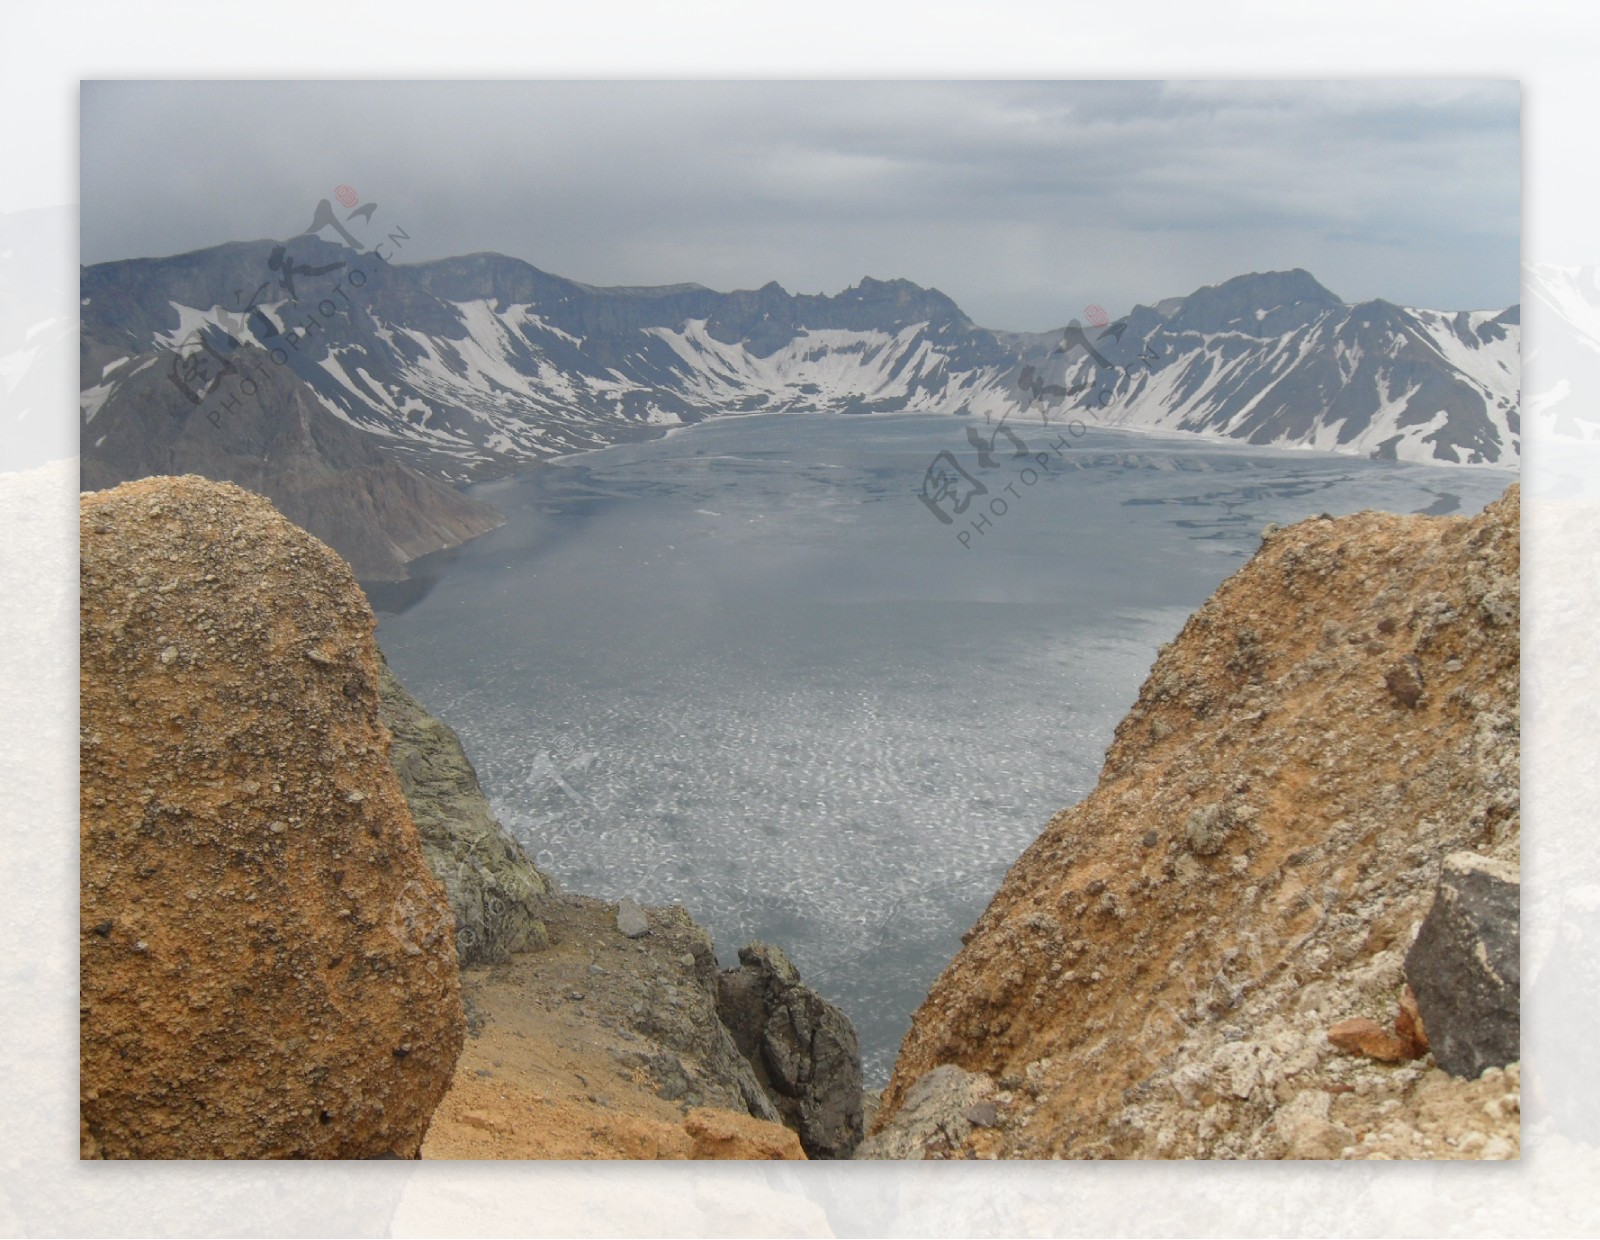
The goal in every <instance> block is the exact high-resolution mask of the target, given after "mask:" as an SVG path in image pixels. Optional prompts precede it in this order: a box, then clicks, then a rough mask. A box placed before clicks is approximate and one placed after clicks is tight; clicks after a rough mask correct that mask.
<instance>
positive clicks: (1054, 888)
mask: <svg viewBox="0 0 1600 1240" xmlns="http://www.w3.org/2000/svg"><path fill="white" fill-rule="evenodd" d="M1518 533H1519V521H1518V491H1517V488H1516V487H1512V488H1511V489H1510V490H1509V491H1508V493H1507V494H1506V495H1505V496H1504V497H1503V498H1501V499H1500V500H1498V501H1497V502H1496V503H1494V504H1492V505H1491V506H1490V507H1489V508H1488V509H1486V510H1485V511H1484V513H1482V514H1480V515H1479V516H1477V517H1473V518H1429V517H1397V516H1389V515H1385V514H1380V513H1361V514H1358V515H1356V516H1352V517H1345V518H1340V519H1331V518H1330V519H1317V520H1311V521H1305V522H1301V523H1300V524H1298V525H1295V526H1292V527H1290V528H1287V529H1279V530H1276V531H1272V532H1270V533H1269V534H1268V535H1267V536H1266V537H1265V538H1264V541H1263V544H1262V546H1261V548H1260V550H1259V551H1258V552H1257V553H1256V555H1255V556H1254V557H1253V558H1252V560H1251V561H1250V562H1249V563H1248V564H1247V565H1246V566H1245V567H1244V568H1242V569H1241V570H1240V571H1239V572H1238V573H1236V574H1235V575H1234V576H1233V577H1231V578H1230V579H1229V580H1228V581H1226V582H1224V583H1223V585H1222V586H1221V587H1220V588H1219V589H1218V590H1217V591H1216V593H1215V594H1214V595H1213V596H1212V598H1211V599H1210V600H1209V601H1208V602H1207V603H1206V604H1205V605H1204V606H1203V607H1201V608H1200V610H1199V611H1197V612H1196V613H1195V614H1194V615H1193V616H1192V617H1191V618H1190V619H1189V621H1188V623H1187V624H1186V625H1185V626H1184V629H1183V631H1182V633H1181V634H1180V635H1179V637H1178V638H1177V640H1176V641H1175V642H1174V643H1173V644H1172V645H1170V646H1168V647H1165V648H1163V650H1162V652H1161V655H1160V657H1159V658H1158V659H1157V661H1156V664H1155V666H1154V668H1153V669H1152V671H1151V674H1150V676H1149V678H1148V679H1147V680H1146V682H1145V684H1144V686H1143V688H1142V690H1141V691H1140V694H1139V699H1138V702H1137V703H1136V704H1135V705H1134V707H1133V709H1132V710H1131V711H1130V712H1129V714H1128V715H1127V717H1126V718H1125V719H1124V720H1123V722H1122V723H1121V725H1120V726H1119V727H1118V729H1117V734H1116V738H1115V740H1114V742H1113V744H1112V746H1111V747H1110V750H1109V751H1108V753H1107V756H1106V761H1105V766H1104V769H1103V771H1102V773H1101V778H1100V781H1099V784H1098V786H1097V787H1096V789H1095V790H1094V792H1093V793H1092V794H1091V795H1090V796H1089V798H1088V799H1086V800H1085V801H1084V802H1082V803H1081V804H1079V805H1077V806H1074V807H1073V808H1071V809H1069V810H1066V811H1064V812H1063V813H1061V814H1059V815H1057V816H1056V818H1055V819H1053V820H1052V821H1051V823H1050V824H1049V825H1048V827H1047V828H1046V829H1045V831H1044V832H1043V833H1042V834H1041V835H1040V837H1039V838H1038V840H1036V841H1035V842H1034V844H1033V845H1031V846H1030V847H1029V848H1028V850H1027V851H1026V852H1025V853H1024V854H1023V856H1022V857H1021V858H1020V859H1019V860H1018V862H1017V863H1016V864H1015V865H1014V866H1013V867H1012V869H1011V871H1010V873H1009V874H1008V875H1007V877H1006V879H1005V882H1004V884H1003V885H1002V887H1001V889H1000V891H999V892H998V893H997V895H996V896H995V898H994V900H993V902H992V903H991V904H990V906H989V908H988V910H987V911H986V912H985V913H984V915H983V916H982V918H980V920H979V921H978V923H977V925H976V926H974V927H973V929H972V930H971V931H970V932H969V934H968V936H967V946H966V947H965V948H964V949H963V950H962V952H961V953H960V954H959V955H957V957H956V959H955V960H954V961H953V962H952V964H951V965H950V967H949V968H948V969H947V970H946V971H945V973H944V974H943V975H942V976H941V977H940V979H939V980H938V982H937V983H936V984H935V985H934V987H933V989H932V991H931V993H930V995H929V997H928V999H927V1001H926V1002H925V1003H924V1004H923V1006H922V1008H921V1009H920V1010H919V1011H918V1012H917V1014H916V1016H915V1018H914V1021H913V1024H912V1028H911V1031H910V1033H909V1034H908V1035H907V1037H906V1040H905V1042H904V1044H903V1045H902V1048H901V1052H900V1057H899V1060H898V1062H897V1063H896V1067H895V1072H894V1075H893V1077H892V1079H891V1081H890V1083H889V1086H888V1087H887V1089H886V1090H885V1091H884V1099H883V1107H882V1110H881V1112H880V1114H879V1118H878V1124H879V1125H880V1127H881V1126H884V1125H887V1124H890V1123H892V1122H893V1120H894V1117H895V1115H896V1113H897V1112H898V1111H899V1110H900V1109H901V1108H902V1107H903V1106H904V1105H905V1104H906V1099H907V1096H908V1091H909V1090H910V1088H911V1086H912V1085H913V1084H914V1083H915V1082H916V1081H917V1080H918V1079H919V1078H921V1077H922V1076H924V1074H926V1073H927V1072H928V1071H930V1070H931V1069H933V1068H935V1067H937V1066H939V1065H940V1064H957V1065H959V1066H961V1067H963V1068H966V1069H968V1070H971V1071H976V1072H983V1073H986V1074H988V1075H990V1076H992V1077H994V1078H995V1079H996V1080H997V1081H998V1082H999V1083H1000V1085H1001V1087H1002V1090H1003V1091H1008V1092H1015V1090H1016V1089H1020V1090H1021V1092H1020V1093H1017V1095H1016V1103H1015V1107H1014V1109H1013V1112H1012V1114H1011V1116H1010V1118H1009V1120H1008V1122H1007V1123H1006V1124H1005V1125H1004V1126H1003V1127H1002V1129H1001V1134H1002V1136H1001V1140H1000V1142H999V1144H998V1145H997V1146H996V1147H995V1148H994V1149H993V1150H992V1151H991V1152H994V1153H997V1154H999V1155H1002V1156H1010V1157H1044V1156H1050V1155H1062V1156H1067V1157H1188V1156H1194V1157H1251V1156H1268V1157H1277V1156H1283V1155H1284V1154H1285V1152H1286V1142H1287V1143H1289V1144H1296V1143H1298V1144H1299V1145H1304V1146H1306V1147H1307V1148H1309V1149H1314V1150H1316V1151H1319V1152H1321V1153H1324V1154H1325V1153H1327V1151H1328V1150H1329V1148H1331V1145H1330V1141H1329V1140H1328V1139H1327V1138H1329V1137H1330V1136H1337V1133H1331V1129H1339V1128H1342V1129H1344V1130H1345V1131H1348V1132H1349V1133H1350V1135H1351V1144H1350V1145H1348V1146H1343V1147H1341V1148H1340V1150H1339V1151H1338V1153H1339V1156H1346V1157H1363V1156H1373V1157H1386V1156H1391V1155H1392V1154H1394V1155H1395V1156H1400V1155H1398V1154H1396V1151H1410V1155H1408V1156H1417V1155H1420V1156H1433V1157H1459V1156H1472V1157H1488V1156H1495V1157H1507V1156H1514V1154H1515V1150H1516V1148H1517V1126H1516V1106H1515V1105H1513V1103H1512V1102H1508V1101H1506V1100H1505V1099H1504V1098H1502V1097H1501V1095H1505V1096H1506V1097H1511V1096H1512V1095H1513V1094H1515V1090H1507V1089H1505V1088H1503V1087H1496V1088H1497V1089H1498V1090H1499V1092H1498V1093H1497V1094H1496V1096H1495V1098H1493V1099H1490V1101H1494V1103H1495V1108H1496V1116H1490V1117H1487V1118H1485V1119H1484V1121H1483V1122H1484V1124H1485V1125H1488V1127H1487V1128H1485V1129H1484V1131H1483V1132H1481V1133H1480V1139H1479V1140H1478V1141H1477V1142H1476V1143H1471V1142H1469V1143H1468V1145H1461V1144H1456V1143H1453V1137H1454V1136H1455V1135H1459V1134H1452V1133H1451V1132H1450V1131H1449V1130H1448V1129H1447V1128H1444V1127H1441V1126H1440V1124H1439V1123H1437V1122H1435V1120H1433V1119H1429V1118H1428V1116H1430V1115H1431V1116H1435V1117H1437V1116H1438V1115H1441V1114H1445V1113H1447V1112H1449V1110H1450V1107H1451V1106H1452V1105H1454V1104H1453V1103H1452V1102H1451V1099H1452V1096H1453V1095H1452V1093H1451V1091H1452V1090H1454V1091H1457V1093H1458V1095H1459V1097H1460V1098H1462V1099H1467V1100H1468V1101H1470V1097H1476V1094H1473V1093H1472V1091H1473V1090H1474V1089H1480V1090H1481V1089H1483V1088H1488V1087H1486V1086H1480V1085H1479V1083H1476V1082H1458V1081H1454V1080H1452V1078H1450V1077H1448V1076H1447V1075H1446V1074H1444V1073H1443V1072H1441V1071H1439V1070H1438V1069H1437V1068H1434V1067H1430V1066H1429V1061H1428V1060H1426V1059H1423V1060H1421V1061H1417V1062H1414V1063H1412V1062H1399V1063H1383V1062H1378V1061H1375V1060H1372V1059H1370V1058H1368V1057H1366V1056H1365V1055H1360V1054H1355V1055H1352V1054H1348V1053H1343V1052H1341V1051H1339V1050H1338V1049H1336V1048H1335V1047H1334V1046H1333V1045H1332V1043H1330V1042H1329V1040H1328V1037H1327V1030H1328V1028H1329V1027H1330V1026H1334V1025H1336V1024H1337V1023H1338V1022H1340V1021H1344V1020H1348V1019H1350V1018H1354V1017H1367V1018H1369V1019H1371V1020H1372V1021H1374V1022H1375V1024H1377V1025H1379V1026H1382V1027H1384V1028H1389V1027H1392V1026H1393V1025H1394V1024H1395V1023H1396V1021H1397V1019H1398V1017H1399V1015H1400V1010H1399V1005H1400V1000H1401V997H1402V988H1403V985H1404V981H1405V976H1404V970H1403V964H1404V960H1405V955H1406V951H1407V949H1408V948H1409V947H1410V945H1411V942H1412V939H1413V937H1414V935H1415V934H1416V931H1417V928H1418V927H1419V925H1420V924H1421V922H1422V920H1423V918H1424V916H1425V915H1426V914H1427V911H1428V909H1429V907H1430V905H1431V904H1432V900H1433V895H1434V888H1435V884H1436V880H1437V876H1438V873H1439V868H1440V865H1441V862H1442V860H1443V858H1444V857H1445V856H1447V855H1448V854H1450V853H1452V852H1456V851H1458V850H1462V849H1471V850H1473V851H1475V852H1477V853H1479V854H1482V855H1485V856H1488V857H1490V858H1493V859H1495V860H1499V861H1504V862H1508V863H1513V864H1514V863H1515V862H1516V861H1517V859H1518V857H1519V854H1520V822H1521V818H1520V812H1521V800H1520V790H1519V785H1518V773H1519V771H1518V767H1519V716H1518V709H1519V693H1518V690H1519V660H1520V650H1519V635H1518V627H1517V617H1518V601H1519V594H1520V577H1519V545H1518ZM1397 666H1398V667H1404V668H1405V669H1408V673H1407V674H1404V675H1392V674H1391V673H1393V672H1394V669H1395V668H1396V667H1397ZM1413 691H1414V692H1413ZM1147 841H1148V843H1147ZM1423 1015H1424V1017H1426V1010H1425V1009H1424V1012H1423ZM1428 1023H1429V1027H1428V1029H1427V1033H1428V1035H1429V1036H1430V1037H1435V1036H1436V1032H1435V1030H1434V1029H1433V1028H1432V1027H1431V1022H1428ZM1469 1087H1470V1088H1469ZM1307 1091H1319V1092H1322V1093H1325V1094H1327V1095H1328V1096H1329V1098H1330V1102H1329V1104H1328V1106H1329V1109H1328V1111H1327V1112H1326V1113H1324V1112H1323V1110H1322V1104H1321V1102H1320V1101H1319V1100H1318V1099H1317V1098H1315V1096H1313V1097H1312V1098H1310V1099H1309V1100H1307V1101H1302V1102H1299V1103H1296V1102H1295V1099H1296V1098H1297V1097H1298V1096H1299V1095H1301V1094H1302V1093H1305V1092H1307ZM1491 1092H1493V1091H1491ZM1469 1095H1470V1097H1469ZM1462 1105H1463V1106H1466V1105H1467V1104H1466V1102H1463V1103H1462ZM1291 1106H1293V1107H1295V1108H1296V1109H1294V1110H1293V1111H1292V1113H1291V1114H1290V1116H1289V1118H1288V1119H1287V1120H1285V1121H1284V1122H1283V1123H1281V1124H1280V1123H1278V1122H1277V1121H1276V1117H1277V1115H1278V1113H1279V1111H1280V1110H1282V1109H1284V1108H1288V1107H1291ZM1430 1108H1431V1109H1430ZM1479 1110H1480V1111H1481V1107H1480V1108H1479ZM1472 1111H1473V1107H1472V1106H1467V1111H1466V1112H1464V1113H1470V1112H1472ZM1296 1117H1299V1118H1298V1119H1297V1118H1296ZM1311 1121H1315V1122H1316V1123H1318V1124H1325V1125H1327V1126H1328V1127H1327V1128H1321V1129H1315V1131H1313V1127H1314V1126H1313V1125H1312V1123H1311ZM1307 1133H1311V1135H1309V1136H1308V1135H1307ZM1408 1134H1409V1135H1408ZM1469 1146H1470V1147H1471V1148H1469Z"/></svg>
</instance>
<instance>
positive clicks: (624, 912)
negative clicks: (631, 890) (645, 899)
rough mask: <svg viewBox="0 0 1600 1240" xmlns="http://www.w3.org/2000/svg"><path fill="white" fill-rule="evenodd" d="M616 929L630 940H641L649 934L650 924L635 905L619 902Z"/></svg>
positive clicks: (630, 902)
mask: <svg viewBox="0 0 1600 1240" xmlns="http://www.w3.org/2000/svg"><path fill="white" fill-rule="evenodd" d="M617 929H618V930H619V931H620V932H621V933H623V934H625V935H626V936H627V937H628V938H630V939H642V938H643V937H644V936H645V935H647V934H649V933H650V922H649V919H648V918H646V917H645V915H644V910H643V909H642V908H640V907H639V905H638V904H637V903H635V902H634V901H633V900H621V901H619V902H618V903H617Z"/></svg>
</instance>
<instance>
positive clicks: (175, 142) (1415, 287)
mask: <svg viewBox="0 0 1600 1240" xmlns="http://www.w3.org/2000/svg"><path fill="white" fill-rule="evenodd" d="M1519 112H1520V109H1519V91H1518V88H1517V86H1516V84H1514V83H1507V82H1450V81H1418V82H1382V81H1372V82H1232V83H1218V82H1165V83H1162V82H1110V83H1056V82H1043V83H1041V82H865V83H864V82H627V81H623V82H498V83H475V82H344V83H329V82H183V83H179V82H87V83H85V84H84V86H83V91H82V118H83V119H82V186H81V201H82V254H83V261H85V262H98V261H103V260H106V259H111V258H126V257H135V256H146V255H156V254H168V253H176V252H180V251H183V250H189V249H195V248H198V247H200V246H204V245H212V244H217V243H220V242H223V241H231V240H241V239H249V238H258V237H268V236H271V237H285V236H288V235H291V234H293V233H296V232H298V231H300V230H301V229H302V228H304V227H305V226H306V224H307V223H309V220H310V213H311V208H312V206H313V205H314V204H315V203H316V201H317V200H318V199H320V198H323V197H327V196H329V195H330V194H331V192H332V189H333V187H334V186H335V185H338V184H341V183H348V184H350V185H352V186H354V187H355V188H356V189H357V191H358V192H359V193H360V194H361V196H362V198H363V199H364V200H367V201H375V202H377V203H378V204H379V209H380V214H379V216H378V221H379V222H380V223H387V224H389V225H394V224H400V225H402V226H403V227H404V228H405V229H406V231H407V232H409V233H410V234H411V236H412V238H413V240H412V241H411V242H410V243H408V244H407V247H406V257H407V259H423V258H433V257H442V256H445V255H450V254H461V253H467V252H471V251H474V250H495V251H499V252H501V253H505V254H511V255H515V256H517V257H519V258H523V259H526V260H527V261H528V262H531V263H533V264H534V265H536V266H538V267H542V268H544V269H545V270H548V271H553V272H556V273H558V274H561V275H566V276H571V277H573V278H576V279H579V280H585V281H588V282H590V283H595V284H655V283H672V282H677V281H685V280H692V281H698V282H699V283H702V284H707V285H710V286H712V287H714V288H735V287H739V288H750V287H755V286H758V285H761V284H764V283H766V282H767V281H768V280H772V279H776V280H778V281H779V282H780V283H781V284H783V285H784V286H785V287H786V288H789V289H792V290H797V291H804V292H836V291H838V290H839V289H841V288H843V287H845V286H846V285H849V284H852V283H854V282H855V281H857V280H859V279H860V278H861V277H862V276H863V275H873V276H877V277H880V278H888V277H892V276H903V277H905V278H907V279H911V280H915V281H916V282H918V283H919V284H925V285H934V286H937V287H939V288H941V289H943V290H944V291H945V292H946V293H948V294H950V295H951V296H952V297H954V298H955V299H956V301H957V302H959V303H960V304H961V305H962V307H963V308H964V309H966V310H967V312H968V313H969V314H971V315H972V316H973V317H974V318H975V319H976V320H977V321H978V322H980V323H983V324H985V325H986V326H991V327H1002V328H1015V329H1026V330H1041V329H1045V328H1049V327H1054V326H1058V325H1060V324H1061V323H1063V322H1064V321H1066V320H1067V319H1069V318H1071V317H1072V316H1073V315H1075V314H1081V312H1082V308H1083V306H1084V305H1085V304H1087V303H1089V302H1097V303H1099V304H1101V305H1103V306H1105V307H1106V308H1107V309H1109V310H1111V311H1113V312H1116V311H1118V310H1121V309H1126V308H1127V307H1128V306H1130V305H1131V304H1133V303H1134V302H1135V301H1140V300H1145V301H1148V300H1153V299H1155V298H1158V297H1162V296H1167V295H1170V294H1174V293H1184V292H1188V291H1190V290H1192V289H1193V288H1195V287H1197V286H1199V285H1201V284H1206V283H1214V282H1216V281H1218V280H1222V279H1226V278H1228V277H1229V276H1232V275H1237V274H1239V273H1240V272H1243V271H1249V270H1266V269H1272V268H1285V267H1305V268H1307V269H1309V270H1310V271H1312V272H1313V273H1315V274H1316V275H1317V277H1318V278H1319V279H1321V280H1322V281H1323V283H1325V284H1327V285H1328V287H1330V288H1332V289H1333V290H1334V291H1335V292H1336V293H1338V294H1339V295H1340V296H1342V297H1344V298H1346V299H1348V300H1358V299H1364V298H1368V297H1385V298H1388V299H1389V300H1391V301H1396V302H1401V303H1404V304H1410V305H1426V306H1434V307H1439V308H1468V307H1471V308H1489V307H1500V306H1504V305H1507V304H1510V303H1511V302H1513V301H1515V300H1516V298H1517V295H1518V293H1517V288H1518V254H1519V244H1520V238H1519V200H1520V184H1519V124H1520V116H1519Z"/></svg>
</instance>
